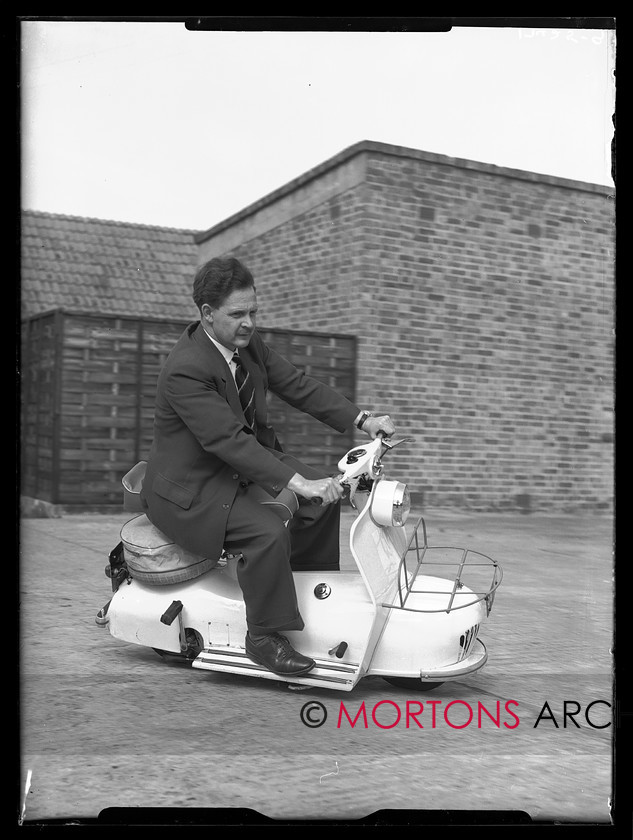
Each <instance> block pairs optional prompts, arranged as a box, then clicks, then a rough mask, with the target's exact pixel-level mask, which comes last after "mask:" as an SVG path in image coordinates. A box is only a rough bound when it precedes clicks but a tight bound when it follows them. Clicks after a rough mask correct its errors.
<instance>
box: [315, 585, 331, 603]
mask: <svg viewBox="0 0 633 840" xmlns="http://www.w3.org/2000/svg"><path fill="white" fill-rule="evenodd" d="M331 592H332V589H331V588H330V587H329V586H328V585H327V583H317V585H316V586H315V587H314V597H315V598H318V599H319V601H323V600H324V599H325V598H328V597H329V595H330V593H331Z"/></svg>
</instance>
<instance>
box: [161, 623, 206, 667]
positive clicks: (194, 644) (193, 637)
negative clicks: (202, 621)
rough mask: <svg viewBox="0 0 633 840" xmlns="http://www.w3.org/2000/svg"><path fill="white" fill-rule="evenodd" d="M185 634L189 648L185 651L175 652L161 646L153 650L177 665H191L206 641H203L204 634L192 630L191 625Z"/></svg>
mask: <svg viewBox="0 0 633 840" xmlns="http://www.w3.org/2000/svg"><path fill="white" fill-rule="evenodd" d="M185 636H186V639H187V644H188V647H187V650H186V651H185V652H184V653H175V652H173V651H170V650H161V649H160V648H152V650H154V651H156V653H157V654H158V655H159V656H160V657H161V659H164V660H165V661H166V662H172V663H174V664H176V665H187V666H190V665H191V663H192V662H193V660H194V659H195V658H196V656H197V655H198V654H199V653H200V651H201V650H202V648H203V647H204V643H203V641H202V636H201V635H200V633H198V632H197V631H196V630H192V629H191V628H190V627H187V628H186V630H185Z"/></svg>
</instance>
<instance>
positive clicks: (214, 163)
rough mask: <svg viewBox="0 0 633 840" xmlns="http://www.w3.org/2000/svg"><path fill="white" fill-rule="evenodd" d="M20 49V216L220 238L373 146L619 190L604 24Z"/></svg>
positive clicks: (79, 39)
mask: <svg viewBox="0 0 633 840" xmlns="http://www.w3.org/2000/svg"><path fill="white" fill-rule="evenodd" d="M481 20H482V21H485V20H486V19H485V18H482V19H481ZM19 49H20V62H21V67H20V109H21V111H20V145H21V204H22V207H23V209H28V210H39V211H44V212H49V213H59V214H64V215H71V216H84V217H91V218H98V219H110V220H114V221H121V222H132V223H138V224H147V225H157V226H161V227H171V228H179V229H191V230H199V231H203V230H208V229H209V228H211V227H213V226H214V225H216V224H218V223H219V222H221V221H223V220H224V219H226V218H228V217H229V216H231V215H233V214H234V213H237V212H239V211H240V210H242V209H243V208H245V207H247V206H248V205H249V204H251V203H253V202H255V201H258V200H259V199H260V198H262V197H264V196H265V195H267V194H268V193H270V192H273V191H274V190H276V189H278V188H279V187H281V186H283V185H284V184H286V183H288V182H289V181H291V180H293V179H294V178H297V177H299V176H300V175H302V174H303V173H305V172H307V171H308V170H310V169H312V168H313V167H315V166H318V165H319V164H321V163H323V162H324V161H326V160H327V159H329V158H331V157H333V156H335V155H337V154H339V153H340V152H341V151H343V150H344V149H345V148H347V147H348V146H351V145H353V144H355V143H358V142H360V141H363V140H371V141H376V142H381V143H389V144H394V145H397V146H404V147H407V148H412V149H418V150H422V151H426V152H432V153H434V154H440V155H446V156H448V157H456V158H464V159H467V160H473V161H480V162H483V163H489V164H494V165H496V166H502V167H510V168H513V169H522V170H527V171H530V172H537V173H541V174H545V175H554V176H559V177H561V178H570V179H573V180H577V181H584V182H588V183H595V184H603V185H608V186H613V180H612V177H611V140H612V136H613V122H612V117H613V113H614V110H615V82H614V67H615V55H616V35H615V32H614V31H613V30H609V29H577V28H564V29H563V28H553V27H547V28H538V27H527V26H518V25H513V26H507V27H499V28H492V27H487V26H483V25H482V26H481V27H479V26H474V27H472V26H471V27H456V28H453V29H452V30H451V31H450V32H410V31H409V32H404V31H403V32H382V31H362V32H361V31H335V32H311V31H306V30H305V28H302V29H301V30H299V31H278V32H274V31H197V32H195V31H188V30H187V29H185V26H184V23H182V22H178V21H176V22H166V21H152V20H149V19H148V20H145V21H140V22H136V21H134V22H132V21H129V20H128V21H121V22H113V21H106V20H96V19H94V20H88V21H78V20H68V19H65V20H57V21H51V20H45V19H33V20H28V21H24V20H22V21H21V26H20V43H19Z"/></svg>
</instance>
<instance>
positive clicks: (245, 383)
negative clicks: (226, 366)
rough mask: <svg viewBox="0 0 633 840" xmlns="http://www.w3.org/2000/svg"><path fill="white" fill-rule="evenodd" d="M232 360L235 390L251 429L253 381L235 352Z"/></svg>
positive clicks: (253, 414) (253, 417) (253, 421)
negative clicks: (234, 367) (234, 368)
mask: <svg viewBox="0 0 633 840" xmlns="http://www.w3.org/2000/svg"><path fill="white" fill-rule="evenodd" d="M232 361H233V362H234V364H235V365H236V370H235V384H236V385H237V392H238V394H239V396H240V403H241V405H242V411H243V412H244V417H245V418H246V423H247V424H248V425H249V426H250V427H251V429H254V428H255V389H254V388H253V381H252V380H251V376H250V373H249V372H248V371H247V370H246V368H245V367H244V365H243V364H242V360H241V359H240V357H239V355H238V354H237V353H235V354H234V356H233V359H232Z"/></svg>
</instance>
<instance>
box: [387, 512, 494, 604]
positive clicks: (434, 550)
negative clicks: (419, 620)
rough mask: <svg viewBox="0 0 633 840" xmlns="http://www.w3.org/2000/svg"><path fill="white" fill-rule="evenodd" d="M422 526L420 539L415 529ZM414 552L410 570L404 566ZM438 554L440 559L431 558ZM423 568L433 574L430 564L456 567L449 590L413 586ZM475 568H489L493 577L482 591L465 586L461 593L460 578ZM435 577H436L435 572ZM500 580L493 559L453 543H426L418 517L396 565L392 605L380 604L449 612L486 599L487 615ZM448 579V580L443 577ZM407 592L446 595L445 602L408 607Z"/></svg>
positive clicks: (424, 525)
mask: <svg viewBox="0 0 633 840" xmlns="http://www.w3.org/2000/svg"><path fill="white" fill-rule="evenodd" d="M420 525H421V526H422V542H420V538H419V536H418V530H419V528H420ZM413 552H415V570H414V571H409V570H408V569H407V557H408V555H409V554H411V553H413ZM451 554H452V555H457V557H456V559H449V556H450V555H451ZM438 555H439V559H433V558H434V557H437V556H438ZM422 567H424V571H423V576H424V574H427V575H429V574H430V575H433V572H432V571H429V567H437V569H438V571H439V569H441V570H442V571H445V570H446V568H447V567H456V569H457V571H456V573H455V577H454V580H453V585H452V590H449V589H448V588H447V589H414V588H413V587H414V584H415V582H416V579H417V577H418V573H419V572H420V569H422ZM475 567H480V568H481V567H483V568H486V567H487V568H489V569H490V568H492V580H491V581H490V583H489V584H488V585H487V588H485V590H484V591H481V588H480V589H479V591H478V590H477V588H475V587H470V586H469V587H468V591H467V592H463V591H462V589H463V587H464V586H467V585H468V584H467V582H466V581H464V580H463V577H464V575H465V574H466V573H467V572H472V571H473V569H474V568H475ZM436 576H439V574H438V575H436ZM502 579H503V571H502V569H501V566H499V564H498V563H497V561H496V560H493V559H492V558H491V557H488V556H487V555H485V554H481V553H480V552H478V551H473V550H472V549H469V548H457V547H456V546H429V544H428V540H427V534H426V523H425V521H424V518H423V517H422V516H421V517H420V518H419V519H418V521H417V522H416V524H415V528H414V530H413V534H412V535H411V539H410V540H409V542H408V543H407V547H406V549H405V550H404V552H403V553H402V556H401V558H400V565H399V568H398V593H397V597H396V599H395V602H394V603H393V604H383V606H385V607H389V608H391V609H396V610H409V611H410V612H420V613H449V612H451V611H452V610H460V609H464V608H465V607H469V606H471V605H472V604H477V603H478V602H479V601H485V602H486V615H487V616H488V615H490V611H491V609H492V605H493V602H494V599H495V592H496V590H497V589H498V587H499V585H500V584H501V581H502ZM446 580H447V581H448V580H449V579H448V578H446ZM410 595H444V596H448V603H447V605H446V606H443V607H441V608H440V609H420V608H419V607H412V606H407V600H408V599H409V596H410Z"/></svg>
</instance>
